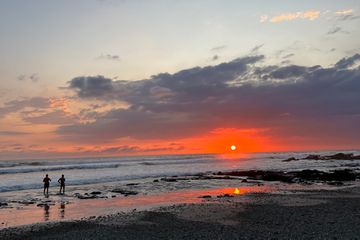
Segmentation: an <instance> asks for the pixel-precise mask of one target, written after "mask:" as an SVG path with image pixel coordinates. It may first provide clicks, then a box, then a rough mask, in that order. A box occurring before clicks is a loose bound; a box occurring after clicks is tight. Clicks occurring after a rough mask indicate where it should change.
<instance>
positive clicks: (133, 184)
mask: <svg viewBox="0 0 360 240" xmlns="http://www.w3.org/2000/svg"><path fill="white" fill-rule="evenodd" d="M137 185H139V183H128V184H126V186H137Z"/></svg>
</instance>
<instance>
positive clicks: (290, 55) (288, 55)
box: [282, 53, 295, 59]
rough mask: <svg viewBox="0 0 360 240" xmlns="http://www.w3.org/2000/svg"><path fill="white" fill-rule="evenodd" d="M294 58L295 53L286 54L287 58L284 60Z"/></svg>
mask: <svg viewBox="0 0 360 240" xmlns="http://www.w3.org/2000/svg"><path fill="white" fill-rule="evenodd" d="M293 56H295V54H294V53H289V54H286V55H285V56H283V57H282V58H283V59H286V58H291V57H293Z"/></svg>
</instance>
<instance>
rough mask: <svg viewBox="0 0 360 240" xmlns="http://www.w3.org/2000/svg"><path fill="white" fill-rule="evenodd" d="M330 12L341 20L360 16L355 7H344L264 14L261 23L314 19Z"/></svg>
mask: <svg viewBox="0 0 360 240" xmlns="http://www.w3.org/2000/svg"><path fill="white" fill-rule="evenodd" d="M329 14H330V15H332V16H335V17H337V18H338V19H340V20H354V19H358V18H359V16H357V15H354V10H353V9H343V10H338V11H320V10H308V11H298V12H288V13H281V14H278V15H274V16H270V15H267V14H264V15H261V16H260V18H259V21H260V22H261V23H265V22H270V23H280V22H288V21H294V20H299V19H303V20H309V21H313V20H316V19H318V18H320V17H321V16H325V15H327V16H328V15H329Z"/></svg>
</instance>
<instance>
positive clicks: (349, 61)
mask: <svg viewBox="0 0 360 240" xmlns="http://www.w3.org/2000/svg"><path fill="white" fill-rule="evenodd" d="M359 60H360V54H355V55H354V56H351V57H348V58H343V59H341V60H340V61H339V62H337V63H336V64H335V67H336V68H339V69H345V68H349V67H352V66H354V64H355V63H357V62H358V61H359Z"/></svg>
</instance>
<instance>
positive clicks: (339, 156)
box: [325, 153, 354, 160]
mask: <svg viewBox="0 0 360 240" xmlns="http://www.w3.org/2000/svg"><path fill="white" fill-rule="evenodd" d="M353 157H354V154H353V153H336V154H334V155H329V156H325V158H326V159H335V160H353Z"/></svg>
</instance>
